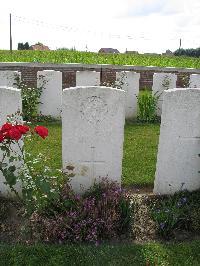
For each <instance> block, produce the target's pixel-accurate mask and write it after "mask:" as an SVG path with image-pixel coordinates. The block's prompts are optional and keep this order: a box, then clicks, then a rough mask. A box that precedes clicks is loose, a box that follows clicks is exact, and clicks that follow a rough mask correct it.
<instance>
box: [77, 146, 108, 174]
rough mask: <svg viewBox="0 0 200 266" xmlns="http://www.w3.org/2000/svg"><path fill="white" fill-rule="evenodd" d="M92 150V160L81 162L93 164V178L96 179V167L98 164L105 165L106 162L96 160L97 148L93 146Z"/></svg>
mask: <svg viewBox="0 0 200 266" xmlns="http://www.w3.org/2000/svg"><path fill="white" fill-rule="evenodd" d="M90 148H91V160H89V161H81V163H83V164H84V163H87V164H91V176H92V178H93V179H94V178H95V165H96V164H103V163H105V161H98V160H95V147H94V146H92V147H90Z"/></svg>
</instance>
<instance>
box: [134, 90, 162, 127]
mask: <svg viewBox="0 0 200 266" xmlns="http://www.w3.org/2000/svg"><path fill="white" fill-rule="evenodd" d="M158 99H159V95H158V94H156V93H155V94H152V93H151V92H150V91H147V90H144V91H142V92H141V93H140V94H139V96H138V120H139V121H140V122H148V123H149V122H155V121H156V120H157V116H156V108H157V102H158Z"/></svg>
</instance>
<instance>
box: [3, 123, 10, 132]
mask: <svg viewBox="0 0 200 266" xmlns="http://www.w3.org/2000/svg"><path fill="white" fill-rule="evenodd" d="M11 128H12V124H10V123H5V124H4V125H3V126H2V128H1V132H2V133H4V132H6V131H9V130H10V129H11Z"/></svg>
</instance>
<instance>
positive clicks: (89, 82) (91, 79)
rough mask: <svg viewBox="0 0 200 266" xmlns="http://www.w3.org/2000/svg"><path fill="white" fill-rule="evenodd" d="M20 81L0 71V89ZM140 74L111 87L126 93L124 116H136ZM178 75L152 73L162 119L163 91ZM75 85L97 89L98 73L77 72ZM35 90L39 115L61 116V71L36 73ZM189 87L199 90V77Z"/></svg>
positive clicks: (126, 74)
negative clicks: (39, 96) (37, 92)
mask: <svg viewBox="0 0 200 266" xmlns="http://www.w3.org/2000/svg"><path fill="white" fill-rule="evenodd" d="M17 79H21V73H20V72H18V71H0V86H1V85H2V86H8V87H17V85H16V80H17ZM139 80H140V74H139V73H136V72H132V71H121V72H117V73H116V82H115V84H113V85H114V86H116V87H118V88H121V89H123V90H124V91H125V92H126V98H125V117H126V118H127V119H128V118H135V117H136V116H137V97H138V94H139ZM176 82H177V75H176V74H172V73H154V75H153V86H152V93H153V95H155V97H157V98H158V102H157V109H156V114H157V116H161V113H162V103H163V96H164V91H165V90H169V89H173V88H176ZM76 86H100V72H96V71H77V72H76ZM37 87H43V88H44V90H43V91H42V95H41V99H40V102H41V104H40V106H39V113H41V114H43V115H46V116H52V117H53V118H60V117H61V102H62V72H60V71H54V70H44V71H38V73H37ZM189 87H190V88H197V87H200V75H198V74H191V75H190V80H189Z"/></svg>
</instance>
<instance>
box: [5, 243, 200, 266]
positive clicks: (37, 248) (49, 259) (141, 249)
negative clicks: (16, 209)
mask: <svg viewBox="0 0 200 266" xmlns="http://www.w3.org/2000/svg"><path fill="white" fill-rule="evenodd" d="M0 265H1V266H10V265H12V266H21V265H24V266H25V265H28V266H35V265H37V266H42V265H52V266H68V265H69V266H71V265H77V266H81V265H85V266H92V265H99V266H100V265H104V266H106V265H113V266H116V265H120V266H127V265H136V266H140V265H142V266H145V265H147V266H150V265H152V266H154V265H156V266H157V265H162V266H167V265H169V266H176V265H177V266H178V265H179V266H190V265H192V266H199V265H200V241H193V242H190V243H181V244H160V243H149V244H143V245H139V244H115V245H111V244H110V245H108V244H104V245H100V246H98V247H95V246H91V245H62V246H59V245H34V246H23V245H16V246H7V245H0Z"/></svg>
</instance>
